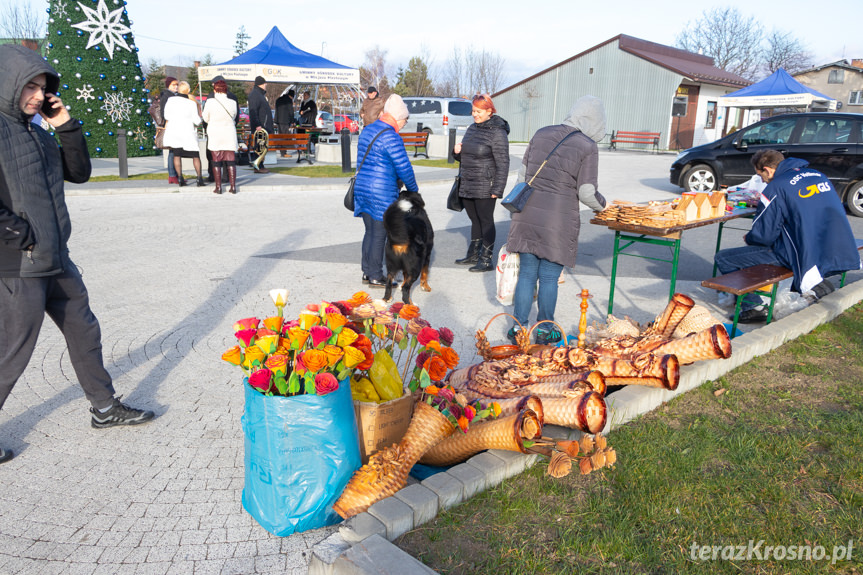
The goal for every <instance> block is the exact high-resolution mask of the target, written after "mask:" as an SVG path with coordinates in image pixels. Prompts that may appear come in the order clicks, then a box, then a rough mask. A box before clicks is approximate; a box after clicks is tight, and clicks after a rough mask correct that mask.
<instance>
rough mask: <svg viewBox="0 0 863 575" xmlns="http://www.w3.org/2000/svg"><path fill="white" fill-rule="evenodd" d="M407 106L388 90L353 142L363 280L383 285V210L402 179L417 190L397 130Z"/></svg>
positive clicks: (384, 243)
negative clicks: (355, 143) (378, 109)
mask: <svg viewBox="0 0 863 575" xmlns="http://www.w3.org/2000/svg"><path fill="white" fill-rule="evenodd" d="M408 116H409V114H408V108H407V106H406V105H405V103H404V101H403V100H402V98H401V96H399V95H398V94H392V95H391V96H390V97H389V98H387V101H386V103H385V104H384V110H383V112H382V113H381V115H380V118H378V119H377V120H376V121H375V122H372V123H371V124H369V125H368V126H366V127H365V128H364V129H363V131H362V133H361V134H360V140H359V143H358V146H357V164H358V165H359V164H360V163H362V165H361V166H360V167H359V168H358V170H357V179H356V182H355V184H354V217H358V218H359V217H361V218H362V219H363V224H364V225H365V228H366V232H365V235H363V248H362V249H363V261H362V268H363V283H367V284H369V285H370V286H374V287H381V288H382V287H384V286H385V285H386V279H385V274H384V248H385V246H386V242H387V233H386V230H385V229H384V222H383V220H384V211H386V209H387V208H388V207H389V205H390V204H391V203H393V202H394V201H396V199H397V198H398V196H399V189H400V188H401V185H402V183H403V184H404V186H405V187H406V188H407V190H408V191H410V192H417V191H419V188H418V187H417V181H416V178H415V177H414V169H413V166H411V162H410V160H409V159H408V155H407V152H406V151H405V145H404V143H403V142H402V138H401V136H399V134H398V132H399V130H401V129H402V128H404V126H405V124H406V123H407V121H408Z"/></svg>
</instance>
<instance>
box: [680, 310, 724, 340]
mask: <svg viewBox="0 0 863 575" xmlns="http://www.w3.org/2000/svg"><path fill="white" fill-rule="evenodd" d="M720 323H722V322H721V321H720V320H718V319H716V318H715V317H713V314H711V313H710V310H709V309H707V308H706V307H704V306H701V305H696V306H693V307H692V309H691V310H689V313H688V314H686V317H684V318H683V321H681V322H680V324H679V325H678V326H677V329H676V330H674V333H673V334H672V338H673V339H681V338H684V337H686V336H687V335H689V334H692V333H698V332H700V331H702V330H705V329H710V328H711V327H713V326H714V325H718V324H720Z"/></svg>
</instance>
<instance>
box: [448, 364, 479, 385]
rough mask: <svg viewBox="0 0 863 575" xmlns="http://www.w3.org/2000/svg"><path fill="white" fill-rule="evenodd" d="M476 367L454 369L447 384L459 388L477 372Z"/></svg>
mask: <svg viewBox="0 0 863 575" xmlns="http://www.w3.org/2000/svg"><path fill="white" fill-rule="evenodd" d="M476 367H477V366H475V365H472V366H470V367H463V368H461V369H454V370H452V371H451V372H450V373H449V376H447V379H446V382H447V383H448V384H450V385H451V386H453V387H456V388H457V387H459V386H461V385H463V384H464V382H466V381H467V380H469V379H470V378H471V374H472V373H473V372H475V371H476Z"/></svg>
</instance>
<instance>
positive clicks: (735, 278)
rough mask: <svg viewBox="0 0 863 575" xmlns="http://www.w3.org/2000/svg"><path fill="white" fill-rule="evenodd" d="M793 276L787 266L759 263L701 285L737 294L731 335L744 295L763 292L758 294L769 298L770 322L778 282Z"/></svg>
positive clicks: (735, 331)
mask: <svg viewBox="0 0 863 575" xmlns="http://www.w3.org/2000/svg"><path fill="white" fill-rule="evenodd" d="M793 276H794V272H792V271H791V270H789V269H788V268H784V267H782V266H774V265H770V264H761V265H757V266H751V267H748V268H743V269H742V270H737V271H736V272H731V273H727V274H723V275H721V276H716V277H715V278H710V279H709V280H704V281H702V282H701V285H702V286H704V287H706V288H710V289H715V290H717V291H721V292H725V293H730V294H733V295H735V296H737V302H736V303H735V304H734V323H733V324H732V325H731V334H732V335H733V334H736V333H737V319H738V317H739V316H740V304H741V303H743V296H744V295H746V294H748V293H752V292H754V291H762V292H765V293H759V294H758V295H762V296H764V297H766V298H769V299H770V303H769V304H768V306H767V323H770V322H771V321H772V320H773V305H774V304H775V303H776V292H777V290H778V289H779V282H781V281H782V280H784V279H788V278H790V277H793ZM767 288H769V290H770V291H769V292H768V291H766V289H767Z"/></svg>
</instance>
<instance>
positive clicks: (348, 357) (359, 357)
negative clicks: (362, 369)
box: [344, 346, 366, 369]
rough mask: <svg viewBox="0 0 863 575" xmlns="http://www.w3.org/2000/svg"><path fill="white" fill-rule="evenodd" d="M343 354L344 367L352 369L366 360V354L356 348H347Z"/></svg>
mask: <svg viewBox="0 0 863 575" xmlns="http://www.w3.org/2000/svg"><path fill="white" fill-rule="evenodd" d="M344 352H345V367H347V368H348V369H353V368H355V367H357V366H358V365H359V364H361V363H362V362H363V361H365V360H366V354H365V352H364V351H363V350H361V349H359V348H357V347H351V346H348V347H346V348H344Z"/></svg>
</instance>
